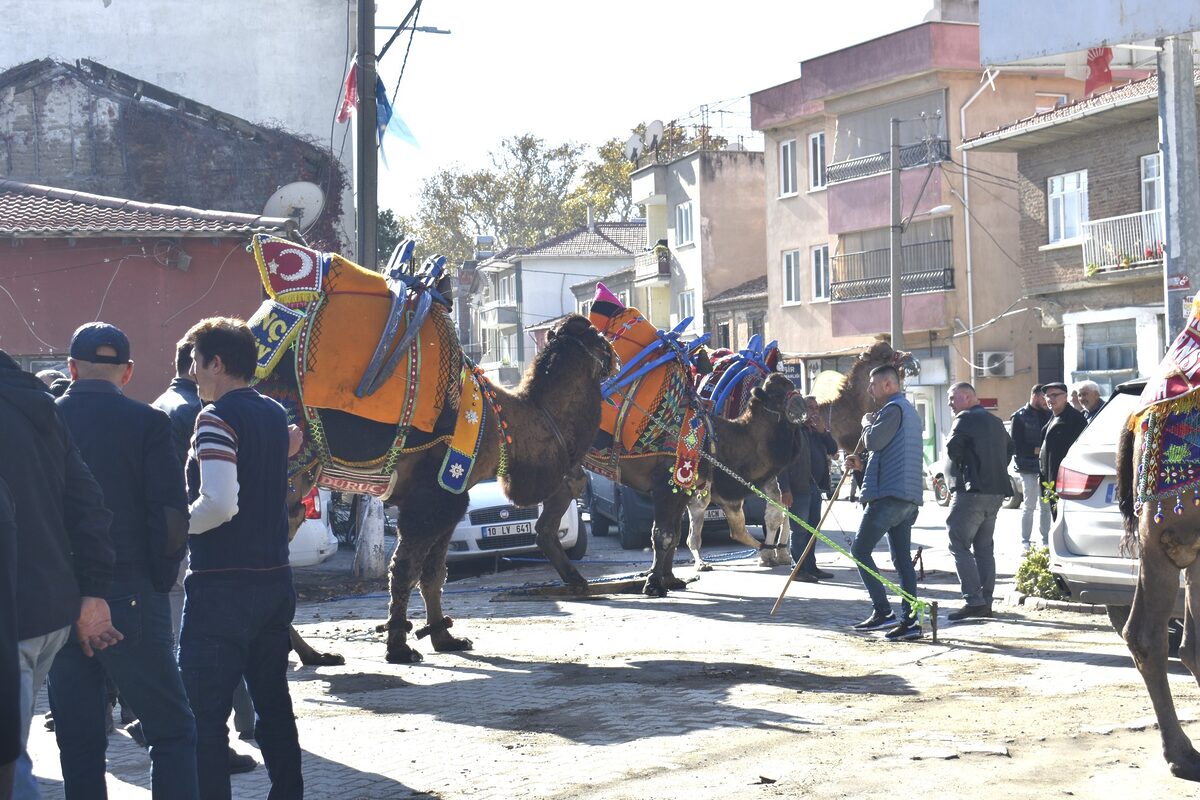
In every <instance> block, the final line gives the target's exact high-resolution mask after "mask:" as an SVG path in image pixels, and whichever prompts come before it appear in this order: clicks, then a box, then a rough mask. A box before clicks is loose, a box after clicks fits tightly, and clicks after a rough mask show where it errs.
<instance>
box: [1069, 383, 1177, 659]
mask: <svg viewBox="0 0 1200 800" xmlns="http://www.w3.org/2000/svg"><path fill="white" fill-rule="evenodd" d="M1144 386H1145V381H1142V380H1138V381H1129V382H1128V383H1123V384H1121V385H1120V386H1118V387H1117V388H1116V390H1115V391H1114V392H1113V395H1112V397H1111V398H1109V401H1108V403H1107V404H1105V406H1104V408H1102V409H1100V413H1099V414H1098V415H1097V416H1096V418H1095V419H1094V420H1092V422H1091V424H1089V425H1088V426H1087V427H1086V428H1084V429H1083V433H1081V434H1080V435H1079V438H1078V439H1076V440H1075V444H1073V445H1071V449H1070V450H1068V451H1067V455H1066V457H1065V458H1064V459H1063V461H1062V464H1061V465H1060V466H1059V469H1058V480H1057V490H1058V517H1057V519H1055V521H1054V524H1053V525H1052V526H1051V528H1050V572H1051V574H1053V575H1054V577H1055V579H1056V580H1057V581H1058V583H1059V585H1060V586H1061V587H1062V588H1064V589H1066V591H1067V592H1068V593H1069V594H1070V596H1071V599H1073V600H1077V601H1080V602H1084V603H1092V604H1095V605H1103V606H1105V607H1106V608H1107V610H1108V618H1109V620H1110V621H1111V622H1112V624H1113V627H1115V628H1116V629H1117V630H1118V631H1120V630H1122V629H1123V628H1124V627H1125V620H1126V619H1127V618H1128V617H1129V607H1130V604H1131V603H1132V602H1133V591H1134V589H1135V588H1136V587H1137V580H1138V562H1137V559H1134V558H1125V557H1123V556H1121V555H1120V554H1119V553H1118V552H1117V548H1118V545H1119V544H1120V541H1121V536H1122V534H1123V533H1124V525H1123V524H1122V519H1121V512H1120V511H1119V510H1118V508H1117V496H1116V492H1117V477H1116V476H1117V469H1116V456H1117V440H1118V439H1119V438H1120V435H1121V431H1122V430H1123V429H1124V426H1125V422H1126V420H1128V418H1129V415H1130V414H1131V413H1132V412H1133V411H1135V410H1136V409H1137V408H1138V406H1139V403H1138V397H1139V396H1140V395H1141V393H1142V389H1143V387H1144ZM1176 613H1177V615H1178V616H1179V617H1180V618H1182V616H1183V591H1182V589H1181V590H1180V593H1179V599H1178V601H1177V604H1176ZM1181 630H1182V629H1181V628H1177V627H1176V629H1174V630H1173V631H1172V646H1173V647H1174V646H1177V644H1178V634H1179V633H1180V632H1181Z"/></svg>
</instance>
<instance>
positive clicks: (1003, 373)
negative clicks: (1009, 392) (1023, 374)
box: [975, 350, 1013, 378]
mask: <svg viewBox="0 0 1200 800" xmlns="http://www.w3.org/2000/svg"><path fill="white" fill-rule="evenodd" d="M975 374H976V375H978V376H979V377H981V378H1011V377H1012V376H1013V354H1012V351H1001V350H981V351H979V352H978V353H976V354H975Z"/></svg>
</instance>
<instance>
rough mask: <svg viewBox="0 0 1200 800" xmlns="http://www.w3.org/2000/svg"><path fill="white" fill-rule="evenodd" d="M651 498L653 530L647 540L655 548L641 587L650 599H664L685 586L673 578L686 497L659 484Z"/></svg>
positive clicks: (667, 485) (666, 485)
mask: <svg viewBox="0 0 1200 800" xmlns="http://www.w3.org/2000/svg"><path fill="white" fill-rule="evenodd" d="M651 497H653V498H654V529H653V530H652V531H651V533H650V541H651V543H652V544H653V545H654V562H653V564H651V566H650V575H649V576H648V577H647V578H646V584H645V586H643V587H642V593H643V594H645V595H647V596H649V597H666V596H667V592H668V591H670V590H672V589H683V588H685V587H686V586H687V584H686V583H685V582H683V581H681V580H680V579H679V578H676V577H675V574H674V572H673V571H672V569H673V567H674V563H675V549H676V548H677V547H678V546H679V526H680V524H681V523H682V522H683V510H684V507H685V506H686V505H687V497H688V496H687V495H686V494H683V493H682V492H678V493H677V492H672V491H671V486H670V485H669V484H666V483H661V484H658V485H657V486H655V487H654V489H653V491H652V492H651Z"/></svg>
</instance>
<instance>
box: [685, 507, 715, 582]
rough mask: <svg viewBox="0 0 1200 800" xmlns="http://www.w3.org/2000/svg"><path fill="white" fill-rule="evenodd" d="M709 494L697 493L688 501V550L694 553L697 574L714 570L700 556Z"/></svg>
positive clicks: (693, 558)
mask: <svg viewBox="0 0 1200 800" xmlns="http://www.w3.org/2000/svg"><path fill="white" fill-rule="evenodd" d="M708 498H709V494H708V493H707V492H705V493H704V494H703V495H702V494H701V493H700V492H696V493H695V494H694V495H692V497H691V499H690V500H688V504H687V513H688V523H689V527H688V549H689V550H691V551H692V560H693V561H694V562H695V564H696V572H708V571H710V570H711V569H712V564H709V563H707V562H705V560H704V559H703V558H701V556H700V548H701V546H702V544H703V539H702V538H701V534H703V532H704V511H705V509H707V508H708Z"/></svg>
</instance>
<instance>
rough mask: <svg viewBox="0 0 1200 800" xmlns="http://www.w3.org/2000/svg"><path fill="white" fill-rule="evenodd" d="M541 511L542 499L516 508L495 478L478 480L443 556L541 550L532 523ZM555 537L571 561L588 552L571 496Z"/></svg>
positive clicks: (449, 558) (451, 558) (459, 557)
mask: <svg viewBox="0 0 1200 800" xmlns="http://www.w3.org/2000/svg"><path fill="white" fill-rule="evenodd" d="M541 513H542V504H541V503H538V504H537V505H536V506H527V507H525V508H518V507H517V506H514V505H513V504H512V503H510V502H509V501H508V498H507V497H505V496H504V492H503V491H501V489H500V484H499V483H497V482H496V481H495V480H488V481H481V482H479V483H477V484H475V485H474V486H472V487H471V503H470V505H468V506H467V513H466V514H464V515H463V518H462V519H461V520H460V521H459V523H458V525H457V527H455V529H454V534H453V536H452V537H451V538H450V551H449V553H448V554H447V555H446V560H447V561H462V560H464V559H468V558H478V557H480V556H488V555H523V554H536V553H538V552H540V551H539V550H538V546H537V533H535V532H534V529H533V526H534V523H536V522H537V518H538V516H539V515H540V514H541ZM558 540H559V541H560V542H562V546H563V549H565V550H566V551H567V557H568V558H570V559H571V560H572V561H578V560H579V559H581V558H583V556H584V554H585V553H586V552H587V530H586V529H585V528H584V527H583V526H582V525H580V524H579V509H578V507H577V506H576V504H575V501H574V500H572V501H571V505H569V506H567V510H566V513H564V514H563V518H562V522H560V523H559V529H558Z"/></svg>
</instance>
